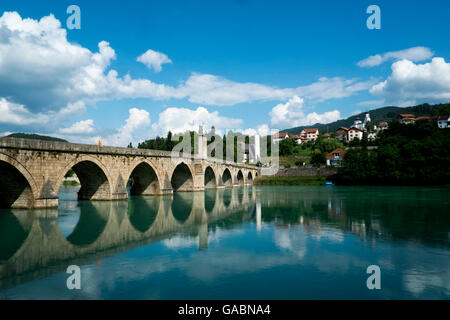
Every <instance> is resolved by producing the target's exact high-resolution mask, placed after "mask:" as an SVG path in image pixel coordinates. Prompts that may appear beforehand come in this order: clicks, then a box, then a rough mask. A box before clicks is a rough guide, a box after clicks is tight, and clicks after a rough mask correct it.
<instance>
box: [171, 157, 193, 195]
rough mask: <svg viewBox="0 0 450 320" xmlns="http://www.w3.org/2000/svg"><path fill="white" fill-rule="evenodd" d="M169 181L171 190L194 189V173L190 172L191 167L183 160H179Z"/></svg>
mask: <svg viewBox="0 0 450 320" xmlns="http://www.w3.org/2000/svg"><path fill="white" fill-rule="evenodd" d="M170 182H171V184H172V189H173V191H192V190H194V175H193V174H192V171H191V168H189V166H188V165H187V164H186V163H184V162H180V163H179V164H178V165H177V166H176V167H175V169H174V170H173V173H172V178H171V179H170Z"/></svg>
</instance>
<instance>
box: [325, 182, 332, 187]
mask: <svg viewBox="0 0 450 320" xmlns="http://www.w3.org/2000/svg"><path fill="white" fill-rule="evenodd" d="M325 185H326V186H334V183H333V182H331V181H325Z"/></svg>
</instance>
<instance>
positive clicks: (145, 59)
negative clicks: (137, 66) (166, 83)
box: [137, 49, 172, 72]
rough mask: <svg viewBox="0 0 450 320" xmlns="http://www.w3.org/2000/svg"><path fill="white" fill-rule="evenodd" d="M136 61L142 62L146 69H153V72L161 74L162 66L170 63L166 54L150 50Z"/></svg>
mask: <svg viewBox="0 0 450 320" xmlns="http://www.w3.org/2000/svg"><path fill="white" fill-rule="evenodd" d="M137 61H139V62H142V63H143V64H145V65H146V66H147V68H149V69H153V70H154V71H155V72H161V70H162V67H161V66H162V65H163V64H165V63H172V60H170V59H169V57H168V56H167V55H166V54H164V53H162V52H158V51H154V50H151V49H149V50H147V51H146V52H145V53H144V54H142V55H140V56H139V57H138V58H137Z"/></svg>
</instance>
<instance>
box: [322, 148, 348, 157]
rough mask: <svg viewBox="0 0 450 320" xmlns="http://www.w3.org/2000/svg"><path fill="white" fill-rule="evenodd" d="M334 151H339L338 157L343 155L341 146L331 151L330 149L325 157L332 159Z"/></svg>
mask: <svg viewBox="0 0 450 320" xmlns="http://www.w3.org/2000/svg"><path fill="white" fill-rule="evenodd" d="M335 153H339V157H341V158H343V157H344V155H345V151H344V150H342V149H341V148H337V149H335V150H333V151H331V152H330V153H329V154H327V155H326V158H327V159H334V154H335Z"/></svg>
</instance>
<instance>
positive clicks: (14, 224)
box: [0, 186, 450, 299]
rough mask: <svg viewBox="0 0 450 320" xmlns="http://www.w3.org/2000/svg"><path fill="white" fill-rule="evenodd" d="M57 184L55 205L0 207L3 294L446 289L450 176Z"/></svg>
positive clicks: (253, 294)
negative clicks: (155, 187) (126, 186)
mask: <svg viewBox="0 0 450 320" xmlns="http://www.w3.org/2000/svg"><path fill="white" fill-rule="evenodd" d="M59 196H60V206H59V208H58V209H57V210H56V209H54V210H53V209H52V210H34V211H22V210H1V211H0V299H449V298H450V245H449V240H450V232H449V231H450V210H449V208H450V197H449V196H450V188H438V187H435V188H434V187H332V186H317V187H301V186H298V187H297V186H289V187H282V186H277V187H269V186H267V187H265V186H259V187H241V188H233V189H222V190H209V191H207V192H195V193H177V194H175V195H174V196H159V197H152V196H150V197H133V198H131V199H130V200H128V201H113V202H89V201H76V188H75V187H63V188H61V190H60V195H59ZM69 265H78V266H80V268H81V289H80V290H69V289H67V286H66V281H67V278H68V277H69V276H70V275H69V274H67V273H66V269H67V267H68V266H69ZM370 265H378V266H379V267H380V270H381V277H380V280H381V289H379V290H376V289H375V290H369V289H368V288H367V286H366V280H367V278H368V277H369V274H367V273H366V269H367V267H368V266H370Z"/></svg>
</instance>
